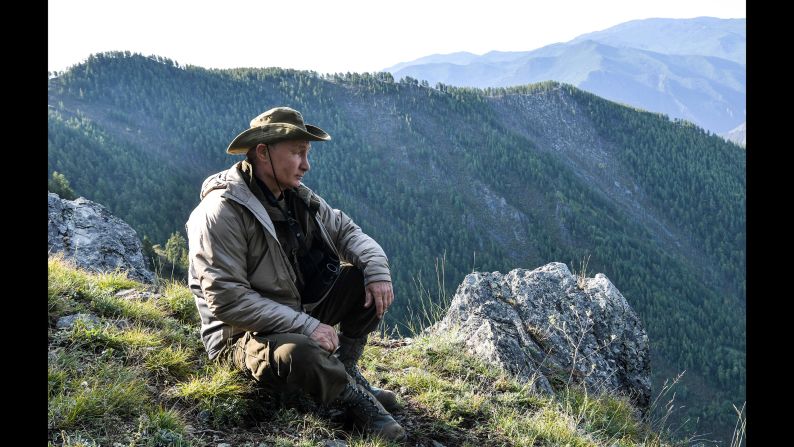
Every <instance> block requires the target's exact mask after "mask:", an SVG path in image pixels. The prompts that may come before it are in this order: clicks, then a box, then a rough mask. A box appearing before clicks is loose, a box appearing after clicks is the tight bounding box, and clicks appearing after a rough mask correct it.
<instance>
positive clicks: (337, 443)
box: [321, 439, 347, 447]
mask: <svg viewBox="0 0 794 447" xmlns="http://www.w3.org/2000/svg"><path fill="white" fill-rule="evenodd" d="M321 445H322V447H347V442H345V441H342V440H341V439H327V440H325V441H323V443H322V444H321Z"/></svg>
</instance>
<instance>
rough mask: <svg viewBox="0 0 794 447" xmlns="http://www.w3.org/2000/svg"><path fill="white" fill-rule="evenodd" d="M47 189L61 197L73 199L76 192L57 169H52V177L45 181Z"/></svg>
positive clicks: (75, 196)
mask: <svg viewBox="0 0 794 447" xmlns="http://www.w3.org/2000/svg"><path fill="white" fill-rule="evenodd" d="M47 190H48V191H49V192H53V193H55V194H58V196H59V197H60V198H62V199H66V200H74V199H76V198H77V194H75V192H74V190H72V187H71V186H69V180H67V179H66V176H65V175H63V174H61V173H60V172H58V171H52V178H51V179H50V180H49V181H48V182H47Z"/></svg>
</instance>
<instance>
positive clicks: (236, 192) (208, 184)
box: [201, 161, 319, 240]
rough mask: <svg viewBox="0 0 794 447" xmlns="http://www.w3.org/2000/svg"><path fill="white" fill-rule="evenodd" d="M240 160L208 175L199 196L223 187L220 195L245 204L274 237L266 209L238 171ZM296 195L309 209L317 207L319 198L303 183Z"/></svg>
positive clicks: (274, 233) (273, 230) (274, 232)
mask: <svg viewBox="0 0 794 447" xmlns="http://www.w3.org/2000/svg"><path fill="white" fill-rule="evenodd" d="M242 163H243V162H242V161H239V162H237V163H235V164H234V165H233V166H232V167H231V168H229V169H227V170H225V171H221V172H219V173H217V174H214V175H211V176H209V177H208V178H207V179H206V180H204V183H203V184H202V185H201V198H202V199H203V198H204V196H206V195H207V194H208V193H209V192H210V191H212V190H215V189H225V191H224V192H223V193H222V194H221V196H222V197H226V198H228V199H231V200H234V201H235V202H237V203H239V204H241V205H243V206H245V207H246V208H248V209H249V210H251V212H252V213H253V214H254V216H255V217H256V218H257V220H259V222H261V223H262V225H263V226H264V227H265V228H266V229H267V230H268V231H269V232H270V234H271V235H272V236H273V238H274V239H276V240H278V237H276V230H275V228H274V227H273V221H272V220H270V216H269V215H268V214H267V210H265V207H264V206H263V205H262V203H261V202H260V201H259V199H257V198H256V196H255V195H254V193H252V192H251V189H250V188H249V187H248V184H247V182H246V179H245V178H244V177H243V176H242V174H241V173H240V171H241V167H242ZM297 193H298V197H300V198H301V200H303V201H304V202H305V203H306V205H307V206H308V207H309V208H310V209H312V208H313V209H314V210H316V209H317V207H319V199H317V198H316V197H315V195H314V193H313V192H312V190H311V189H309V188H308V187H306V186H305V185H304V184H303V183H301V184H300V186H298V189H297Z"/></svg>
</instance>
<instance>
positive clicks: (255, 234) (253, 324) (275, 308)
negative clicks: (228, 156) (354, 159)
mask: <svg viewBox="0 0 794 447" xmlns="http://www.w3.org/2000/svg"><path fill="white" fill-rule="evenodd" d="M239 167H240V163H237V164H235V165H234V166H232V167H231V168H230V169H228V170H226V171H222V172H219V173H217V174H215V175H212V176H210V177H208V178H207V179H206V180H205V181H204V184H203V185H202V187H201V202H200V203H199V204H198V206H196V208H195V209H194V210H193V212H192V213H191V214H190V218H189V219H188V221H187V224H186V225H185V227H186V230H187V234H188V245H189V257H190V270H189V273H188V286H189V287H190V290H191V291H192V292H193V295H194V296H195V300H196V306H197V307H198V310H199V314H200V316H201V339H202V341H203V342H204V347H205V348H206V350H207V353H208V354H209V356H210V358H214V357H216V356H217V355H218V352H219V351H220V349H221V348H222V347H224V346H225V345H226V343H227V340H229V339H230V338H232V337H235V336H236V335H238V334H242V333H244V332H245V331H252V332H258V333H264V334H269V333H285V332H295V333H301V334H304V335H307V336H308V335H310V334H311V333H312V332H313V331H314V330H315V329H316V328H317V326H318V325H319V324H320V322H319V321H318V320H317V319H316V318H314V317H311V316H310V315H309V314H308V313H307V312H308V311H310V310H311V309H312V308H314V306H317V304H319V303H320V302H321V301H322V299H321V300H319V301H317V302H315V303H312V304H311V305H307V306H305V307H304V306H301V300H300V294H299V293H298V290H297V288H296V287H295V271H294V270H293V268H292V266H291V265H290V263H289V260H288V258H287V255H286V253H285V252H284V250H283V249H282V248H281V245H280V244H279V242H278V238H277V237H276V232H275V228H274V227H273V222H272V221H271V220H270V217H269V216H268V214H267V211H266V210H265V208H264V207H263V206H262V203H261V202H260V201H259V200H258V199H257V198H256V197H255V196H254V194H253V193H252V192H251V190H250V189H249V187H248V185H247V184H246V182H245V179H244V178H243V176H242V174H241V173H240V170H239ZM298 195H299V197H300V198H301V199H303V200H304V201H305V202H306V204H307V205H309V207H312V206H313V207H319V208H318V211H317V213H316V215H315V217H314V218H315V220H316V222H317V224H318V225H317V227H318V228H319V229H320V232H321V233H322V237H323V239H324V240H325V242H326V243H327V244H328V245H329V246H330V247H334V248H335V249H336V251H337V255H338V256H339V259H340V260H342V261H347V262H349V263H351V264H354V265H356V266H358V267H359V269H361V271H362V272H363V273H364V283H365V284H369V283H370V282H373V281H391V274H390V271H389V263H388V259H387V258H386V254H385V253H384V252H383V249H382V248H381V246H380V245H378V243H377V242H375V240H373V239H372V238H371V237H369V236H367V235H366V234H364V232H362V231H361V228H359V227H358V225H356V224H355V223H353V221H352V220H351V219H350V217H348V216H347V215H346V214H345V213H343V212H342V211H340V210H337V209H332V208H331V207H330V206H329V205H328V204H327V203H326V202H325V200H323V199H322V198H321V197H320V196H318V195H317V194H314V193H313V192H312V191H311V190H310V189H309V188H307V187H306V186H304V185H301V186H300V187H299V188H298ZM324 298H325V297H323V299H324Z"/></svg>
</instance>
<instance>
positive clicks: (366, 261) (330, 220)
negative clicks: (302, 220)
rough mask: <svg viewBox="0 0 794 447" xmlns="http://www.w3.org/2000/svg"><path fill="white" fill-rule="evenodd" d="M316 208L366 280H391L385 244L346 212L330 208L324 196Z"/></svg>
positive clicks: (344, 254) (339, 247) (343, 254)
mask: <svg viewBox="0 0 794 447" xmlns="http://www.w3.org/2000/svg"><path fill="white" fill-rule="evenodd" d="M315 197H317V198H318V199H319V200H320V209H319V210H318V212H317V215H318V217H319V218H320V221H321V222H322V223H323V225H324V226H325V228H326V229H327V230H328V232H329V233H330V235H331V239H332V240H333V241H334V244H335V245H336V249H337V251H338V252H339V255H340V256H341V257H342V258H343V259H344V260H346V261H348V262H350V263H352V264H355V265H356V266H357V267H358V268H359V269H360V270H361V272H362V273H363V274H364V284H365V285H366V284H369V283H371V282H374V281H391V272H390V270H389V260H388V258H387V257H386V253H385V252H384V251H383V248H381V246H380V245H379V244H378V243H377V242H375V240H374V239H372V238H371V237H369V236H368V235H367V234H365V233H364V232H363V231H361V228H360V227H359V226H358V225H356V224H355V223H354V222H353V220H352V219H351V218H350V217H349V216H348V215H347V214H345V213H344V212H342V211H340V210H338V209H333V208H331V207H330V206H329V205H328V203H326V201H325V200H324V199H323V198H322V197H319V196H317V195H315Z"/></svg>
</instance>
